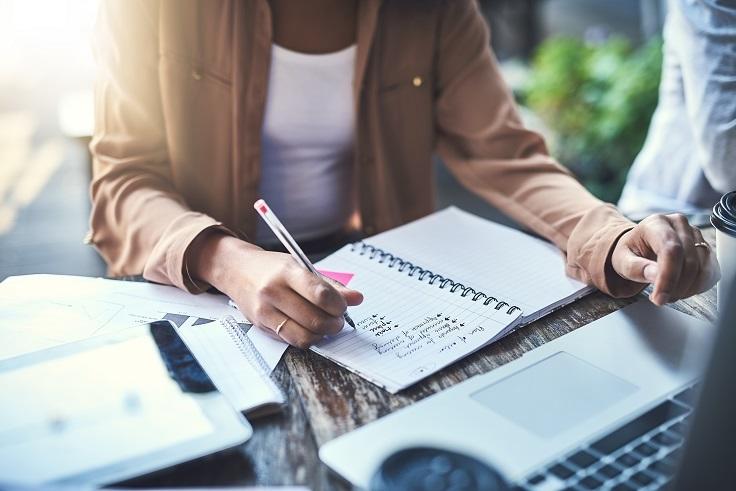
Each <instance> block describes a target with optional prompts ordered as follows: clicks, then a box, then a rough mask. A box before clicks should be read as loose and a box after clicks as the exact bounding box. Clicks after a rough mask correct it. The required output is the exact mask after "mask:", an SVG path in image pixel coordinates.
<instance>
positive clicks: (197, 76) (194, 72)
mask: <svg viewBox="0 0 736 491" xmlns="http://www.w3.org/2000/svg"><path fill="white" fill-rule="evenodd" d="M192 78H193V79H194V80H202V72H200V71H199V70H197V69H196V68H195V69H194V70H192Z"/></svg>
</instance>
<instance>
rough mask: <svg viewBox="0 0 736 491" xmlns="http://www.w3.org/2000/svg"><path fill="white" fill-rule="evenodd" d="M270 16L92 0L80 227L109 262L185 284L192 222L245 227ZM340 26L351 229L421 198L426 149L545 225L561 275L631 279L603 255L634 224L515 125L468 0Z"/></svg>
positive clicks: (236, 230) (213, 1)
mask: <svg viewBox="0 0 736 491" xmlns="http://www.w3.org/2000/svg"><path fill="white" fill-rule="evenodd" d="M271 25H272V23H271V17H270V10H269V6H268V3H267V1H266V0H208V1H206V2H193V1H187V2H183V1H181V0H157V1H153V0H137V1H133V0H110V1H107V2H105V3H104V4H103V5H102V9H101V15H100V19H99V24H98V34H97V43H96V46H97V48H98V58H99V62H100V71H99V79H98V83H97V89H96V118H95V119H96V127H95V134H94V138H93V140H92V144H91V150H92V153H93V156H94V179H93V183H92V199H93V210H92V216H91V226H92V242H93V243H94V244H95V246H96V247H97V248H98V250H99V251H100V252H101V253H102V255H103V256H104V257H105V259H106V261H107V263H108V265H109V271H110V274H113V275H127V274H141V273H142V274H143V276H144V277H146V278H147V279H149V280H152V281H157V282H161V283H168V284H173V285H176V286H178V287H180V288H183V289H188V290H190V291H197V290H199V289H201V287H202V286H203V285H199V284H198V283H197V282H194V281H192V280H191V279H190V278H189V277H188V275H187V272H186V270H187V268H186V261H187V250H188V248H189V246H190V244H191V243H192V241H193V240H194V239H195V238H196V237H197V236H198V235H199V234H200V233H202V232H203V231H204V230H207V229H210V228H213V227H219V228H221V229H222V230H224V231H227V232H228V233H232V234H234V235H237V236H239V237H241V238H243V239H244V240H248V239H249V238H252V237H254V232H255V225H256V213H255V211H254V210H253V208H252V203H253V202H254V201H255V200H256V198H257V190H258V185H259V176H260V165H261V159H260V140H261V125H262V120H263V114H264V102H265V99H266V91H267V90H268V87H267V81H268V68H269V55H270V47H271V43H272V31H271ZM356 42H357V61H356V65H355V77H354V79H355V86H354V101H355V113H356V128H357V129H356V137H355V142H356V143H355V145H356V147H355V152H354V153H355V160H354V163H353V165H355V172H354V175H355V179H356V189H357V190H358V195H359V197H358V212H359V218H360V226H361V227H362V229H363V231H364V232H365V233H367V234H373V233H376V232H379V231H382V230H386V229H389V228H392V227H395V226H397V225H400V224H402V223H405V222H407V221H410V220H413V219H416V218H419V217H421V216H423V215H426V214H428V213H430V212H432V211H433V208H434V194H435V182H434V177H433V173H432V168H431V160H432V155H433V154H434V153H435V152H437V153H438V154H439V155H440V156H441V157H442V159H443V161H444V162H445V164H446V165H447V166H448V168H449V169H450V170H451V171H452V172H453V174H454V175H455V176H456V177H457V178H458V179H459V180H460V181H461V182H462V183H463V184H464V185H465V186H466V187H467V188H468V189H470V190H471V191H473V192H474V193H476V194H478V195H480V196H481V197H483V198H485V199H486V200H488V201H489V202H490V203H492V204H493V205H495V206H496V207H498V208H500V209H501V210H503V211H504V212H505V213H507V214H508V215H510V216H511V217H513V218H514V219H516V220H517V221H519V222H520V223H522V224H523V225H525V226H527V227H529V228H530V229H531V230H533V231H534V232H536V233H538V234H540V235H542V236H544V237H546V238H548V239H549V240H551V241H552V242H554V243H555V244H556V245H557V246H558V247H559V248H560V249H561V250H562V251H563V252H564V253H565V254H566V257H567V273H568V274H569V275H571V276H573V277H575V278H578V279H580V280H582V281H585V282H588V283H593V284H594V285H595V286H597V287H598V288H600V289H601V290H603V291H604V292H607V293H610V294H613V295H630V294H633V293H635V292H637V291H639V290H640V289H641V288H642V287H643V285H641V284H636V283H631V282H627V281H624V280H623V279H622V278H620V277H619V276H617V275H616V274H615V273H614V272H613V271H612V270H610V267H609V266H607V264H608V262H609V260H608V259H609V256H610V253H611V250H612V247H613V245H614V244H615V242H616V240H617V239H618V237H619V236H620V235H621V234H622V233H623V232H625V231H626V230H628V229H630V228H631V227H632V226H633V224H632V223H631V222H629V221H627V220H626V219H625V218H623V217H622V216H621V215H620V214H619V213H618V212H617V210H616V209H615V208H614V207H613V206H611V205H608V204H604V203H602V202H600V201H598V200H597V199H596V198H594V197H593V196H591V195H590V194H589V193H588V192H587V191H586V190H585V189H584V188H583V187H582V186H581V185H580V184H579V183H578V182H577V181H576V180H575V179H574V178H573V177H571V176H570V174H569V173H568V171H567V170H565V169H564V168H563V167H561V166H560V165H559V164H558V163H556V162H555V161H554V160H553V159H552V158H551V157H549V155H548V154H547V149H546V147H545V144H544V141H543V140H542V138H541V137H540V136H539V135H538V134H536V133H534V132H531V131H529V130H527V129H525V128H524V127H523V125H522V124H521V121H520V119H519V116H518V114H517V111H516V108H515V105H514V101H513V98H512V95H511V94H510V93H509V91H508V89H507V88H506V86H505V85H504V82H503V80H502V79H501V76H500V74H499V71H498V67H497V64H496V61H495V58H494V56H493V54H492V52H491V50H490V48H489V33H488V29H487V27H486V24H485V22H484V20H483V18H482V16H481V15H480V13H479V11H478V8H477V6H476V4H475V2H473V1H472V0H423V1H421V2H405V1H393V0H383V1H380V0H361V2H360V7H359V18H358V29H357V40H356ZM458 247H459V248H460V247H462V244H458Z"/></svg>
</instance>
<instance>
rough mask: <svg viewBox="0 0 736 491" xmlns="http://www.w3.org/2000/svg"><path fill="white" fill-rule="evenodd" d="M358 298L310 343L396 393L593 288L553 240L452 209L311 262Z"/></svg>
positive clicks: (338, 361) (347, 366) (334, 359)
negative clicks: (573, 273) (570, 271)
mask: <svg viewBox="0 0 736 491" xmlns="http://www.w3.org/2000/svg"><path fill="white" fill-rule="evenodd" d="M318 267H319V268H320V269H321V270H328V271H330V272H334V273H339V274H342V275H343V277H344V278H345V279H346V281H344V282H347V279H349V286H350V287H351V288H355V289H356V290H359V291H361V292H362V293H363V294H364V295H365V301H364V302H363V304H362V305H360V306H358V307H351V308H350V316H351V317H352V318H353V320H354V321H355V322H356V326H357V328H356V329H355V330H352V329H350V328H349V327H346V328H345V329H344V330H343V331H342V332H341V333H340V334H339V335H337V336H334V337H332V338H328V339H326V340H324V341H322V342H321V343H319V344H318V345H316V346H314V347H313V348H312V349H313V350H314V351H316V352H317V353H319V354H321V355H323V356H325V357H327V358H329V359H330V360H333V361H334V362H336V363H338V364H339V365H342V366H344V367H345V368H347V369H348V370H351V371H353V372H355V373H357V374H359V375H361V376H362V377H364V378H366V379H368V380H370V381H371V382H373V383H375V384H377V385H379V386H381V387H383V388H384V389H386V390H388V391H389V392H392V393H395V392H398V391H399V390H401V389H404V388H406V387H408V386H410V385H412V384H414V383H415V382H417V381H419V380H421V379H422V378H424V377H426V376H428V375H430V374H432V373H434V372H436V371H438V370H440V369H441V368H443V367H445V366H447V365H449V364H451V363H453V362H454V361H457V360H459V359H461V358H463V357H464V356H467V355H468V354H470V353H472V352H474V351H476V350H478V349H479V348H481V347H483V346H485V345H487V344H489V343H492V342H493V341H496V340H497V339H500V338H501V337H503V336H505V335H506V334H508V333H510V332H511V331H513V330H514V329H517V328H519V327H520V326H522V325H524V324H528V323H529V322H532V321H534V320H536V319H538V318H539V317H541V316H543V315H545V314H547V313H549V312H551V311H552V310H554V309H555V308H558V307H560V306H563V305H566V304H568V303H570V302H572V301H574V300H576V299H578V298H580V297H582V296H583V295H585V294H587V293H588V292H590V291H592V288H591V287H589V286H586V285H585V284H583V283H580V282H578V281H575V280H572V279H570V278H568V277H567V276H565V270H564V259H563V257H562V254H561V253H560V252H559V251H558V250H557V249H556V248H555V247H554V246H552V245H550V244H548V243H546V242H543V241H542V240H539V239H536V238H534V237H530V236H529V235H526V234H524V233H522V232H519V231H516V230H513V229H510V228H508V227H505V226H502V225H498V224H495V223H492V222H489V221H487V220H484V219H482V218H479V217H477V216H475V215H472V214H470V213H467V212H464V211H461V210H459V209H457V208H454V207H451V208H447V209H445V210H442V211H439V212H437V213H434V214H432V215H429V216H427V217H424V218H422V219H419V220H417V221H414V222H412V223H409V224H407V225H404V226H401V227H398V228H396V229H393V230H390V231H388V232H384V233H382V234H379V235H376V236H373V237H371V238H369V239H366V240H365V241H363V242H361V243H358V244H351V245H348V246H345V247H343V248H342V249H340V250H339V251H337V252H336V253H334V254H332V255H331V256H329V257H327V258H326V259H324V260H322V261H320V262H319V263H318Z"/></svg>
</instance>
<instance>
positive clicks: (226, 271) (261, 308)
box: [191, 233, 363, 348]
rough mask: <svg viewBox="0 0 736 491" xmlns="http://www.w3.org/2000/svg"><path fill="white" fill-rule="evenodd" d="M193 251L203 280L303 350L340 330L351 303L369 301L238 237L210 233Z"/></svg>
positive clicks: (258, 323) (260, 324) (251, 317)
mask: <svg viewBox="0 0 736 491" xmlns="http://www.w3.org/2000/svg"><path fill="white" fill-rule="evenodd" d="M196 242H198V243H196ZM193 249H194V253H193V256H192V259H193V260H192V262H191V269H192V270H194V274H196V275H197V277H198V278H200V279H202V280H204V281H207V282H208V283H210V284H211V285H213V286H214V287H215V288H217V289H218V290H220V291H221V292H223V293H225V294H227V295H228V296H229V297H230V298H231V299H233V300H234V301H235V303H236V304H237V305H238V308H240V310H241V311H242V312H243V314H245V316H246V317H247V318H248V320H250V321H251V322H253V324H254V325H255V326H258V327H260V328H261V329H265V330H266V331H272V332H273V333H275V334H277V335H278V336H279V337H280V338H281V339H283V340H284V341H286V342H288V343H289V344H292V345H294V346H297V347H299V348H308V347H309V346H311V345H312V344H314V343H316V342H318V341H319V340H321V339H322V338H323V337H324V336H328V335H334V334H337V333H339V332H340V330H341V329H342V327H343V323H344V318H343V314H344V313H345V310H346V309H347V307H348V306H349V305H358V304H359V303H361V302H362V301H363V295H362V294H361V293H359V292H357V291H355V290H351V289H349V288H346V287H344V286H342V285H340V284H339V283H337V282H333V281H332V280H328V279H324V278H318V277H317V276H315V275H314V274H312V273H310V272H309V271H307V270H306V269H304V268H302V267H301V266H299V265H298V264H297V263H296V261H294V259H293V258H292V257H291V256H290V255H288V254H282V253H279V252H268V251H264V250H263V249H261V248H259V247H256V246H254V245H252V244H249V243H247V242H243V241H241V240H239V239H236V238H234V237H229V236H226V235H223V234H219V233H215V234H210V235H207V236H206V237H205V238H203V239H202V240H201V241H199V240H198V241H195V244H193Z"/></svg>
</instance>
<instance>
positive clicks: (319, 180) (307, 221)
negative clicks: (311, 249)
mask: <svg viewBox="0 0 736 491" xmlns="http://www.w3.org/2000/svg"><path fill="white" fill-rule="evenodd" d="M354 65H355V46H350V47H349V48H346V49H344V50H341V51H337V52H335V53H328V54H318V55H313V54H304V53H298V52H295V51H290V50H287V49H284V48H282V47H280V46H276V45H273V47H272V48H271V69H270V73H269V82H268V96H267V98H266V108H265V115H264V121H263V133H262V136H261V147H262V151H261V183H260V196H261V197H262V198H263V199H265V200H266V202H268V203H269V205H270V206H271V208H272V209H273V210H274V212H275V213H276V214H277V215H278V217H279V218H280V219H281V221H282V222H283V224H284V225H285V226H286V228H287V229H288V230H289V232H291V234H292V235H293V236H294V238H296V239H297V240H299V239H301V240H305V239H312V238H318V237H322V236H325V235H328V234H330V233H333V232H336V231H338V230H340V229H342V228H343V227H344V226H345V225H346V224H347V221H348V220H349V218H350V216H351V214H352V212H353V210H354V202H355V191H354V186H353V162H352V159H353V138H354V109H353V71H354ZM257 227H258V228H257V233H256V242H257V243H258V244H262V245H263V244H273V243H278V240H277V239H276V238H275V237H274V235H273V233H272V232H271V231H270V230H269V229H268V227H267V226H266V224H265V223H263V220H258V225H257Z"/></svg>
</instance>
